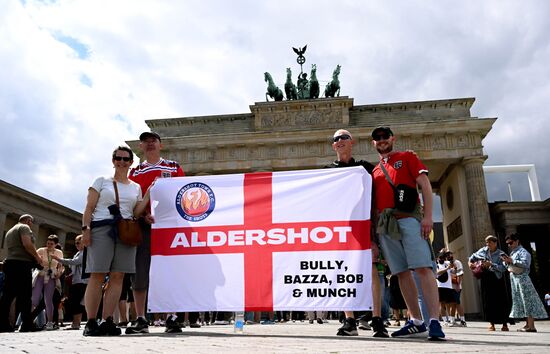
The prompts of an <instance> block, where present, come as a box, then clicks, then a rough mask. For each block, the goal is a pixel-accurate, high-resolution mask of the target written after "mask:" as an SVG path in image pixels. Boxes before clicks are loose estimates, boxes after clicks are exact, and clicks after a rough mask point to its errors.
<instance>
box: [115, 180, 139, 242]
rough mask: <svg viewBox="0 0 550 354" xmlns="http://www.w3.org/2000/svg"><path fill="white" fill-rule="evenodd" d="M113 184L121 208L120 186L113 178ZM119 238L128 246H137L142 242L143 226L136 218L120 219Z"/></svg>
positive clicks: (117, 202)
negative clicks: (141, 226)
mask: <svg viewBox="0 0 550 354" xmlns="http://www.w3.org/2000/svg"><path fill="white" fill-rule="evenodd" d="M113 186H114V187H115V196H116V205H117V206H118V207H119V209H120V202H119V198H118V187H117V185H116V181H115V180H113ZM117 228H118V238H119V240H120V242H122V243H123V244H125V245H128V246H137V245H139V244H140V243H141V241H142V237H141V228H140V226H139V223H138V222H137V220H135V219H134V218H132V219H122V218H121V219H118V221H117Z"/></svg>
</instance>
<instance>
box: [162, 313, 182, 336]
mask: <svg viewBox="0 0 550 354" xmlns="http://www.w3.org/2000/svg"><path fill="white" fill-rule="evenodd" d="M164 332H165V333H181V325H180V324H179V323H178V322H177V321H175V320H173V319H172V317H171V316H170V317H168V318H167V319H166V328H165V329H164Z"/></svg>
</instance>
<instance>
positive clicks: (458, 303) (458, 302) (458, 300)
mask: <svg viewBox="0 0 550 354" xmlns="http://www.w3.org/2000/svg"><path fill="white" fill-rule="evenodd" d="M453 291H454V292H455V294H454V295H455V302H456V304H457V305H460V293H461V292H462V289H460V290H455V289H453Z"/></svg>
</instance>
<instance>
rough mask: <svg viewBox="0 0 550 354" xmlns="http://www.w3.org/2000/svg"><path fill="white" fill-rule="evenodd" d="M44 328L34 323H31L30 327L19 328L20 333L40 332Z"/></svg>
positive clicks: (23, 325) (22, 326)
mask: <svg viewBox="0 0 550 354" xmlns="http://www.w3.org/2000/svg"><path fill="white" fill-rule="evenodd" d="M41 330H42V328H40V327H37V326H36V325H35V324H34V323H31V324H30V325H28V326H27V325H25V324H22V325H21V328H19V332H39V331H41Z"/></svg>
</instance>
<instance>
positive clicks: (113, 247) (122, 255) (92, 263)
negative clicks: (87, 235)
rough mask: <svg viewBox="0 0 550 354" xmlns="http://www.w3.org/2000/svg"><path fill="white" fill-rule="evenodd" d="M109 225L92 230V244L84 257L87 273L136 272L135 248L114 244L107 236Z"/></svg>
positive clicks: (109, 229)
mask: <svg viewBox="0 0 550 354" xmlns="http://www.w3.org/2000/svg"><path fill="white" fill-rule="evenodd" d="M110 231H111V225H106V226H100V227H95V228H93V229H92V231H91V232H92V235H91V236H92V244H91V245H90V246H88V250H87V253H88V254H87V257H86V272H87V273H109V272H121V273H134V272H135V271H136V247H135V246H127V245H124V244H122V243H120V241H119V240H117V241H119V242H115V240H113V238H112V237H111V236H110V235H109V232H110Z"/></svg>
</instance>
